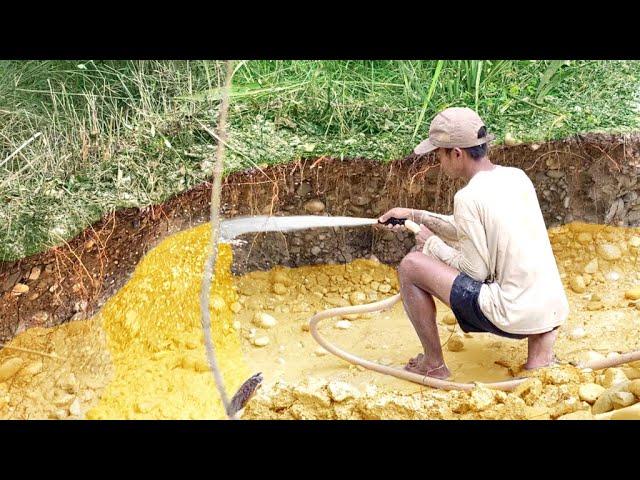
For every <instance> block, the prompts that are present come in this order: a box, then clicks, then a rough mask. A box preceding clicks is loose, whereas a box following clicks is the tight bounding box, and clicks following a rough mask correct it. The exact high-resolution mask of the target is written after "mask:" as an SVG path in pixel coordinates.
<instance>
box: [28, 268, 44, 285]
mask: <svg viewBox="0 0 640 480" xmlns="http://www.w3.org/2000/svg"><path fill="white" fill-rule="evenodd" d="M41 271H42V267H39V266H35V267H33V268H32V269H31V272H30V273H29V277H28V279H29V280H31V281H35V280H38V278H40V272H41Z"/></svg>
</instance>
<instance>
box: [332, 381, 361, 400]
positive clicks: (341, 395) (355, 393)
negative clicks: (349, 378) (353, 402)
mask: <svg viewBox="0 0 640 480" xmlns="http://www.w3.org/2000/svg"><path fill="white" fill-rule="evenodd" d="M327 391H328V392H329V397H331V400H333V401H334V402H344V401H345V400H349V399H352V398H359V397H360V396H361V394H360V391H359V390H358V389H357V388H355V387H354V386H352V385H351V384H349V383H346V382H340V381H336V380H334V381H331V382H329V384H328V385H327Z"/></svg>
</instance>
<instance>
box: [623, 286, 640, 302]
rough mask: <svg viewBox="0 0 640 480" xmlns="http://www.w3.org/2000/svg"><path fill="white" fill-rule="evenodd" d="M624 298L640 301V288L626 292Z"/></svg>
mask: <svg viewBox="0 0 640 480" xmlns="http://www.w3.org/2000/svg"><path fill="white" fill-rule="evenodd" d="M624 298H628V299H629V300H640V286H638V287H635V288H632V289H631V290H627V291H626V292H624Z"/></svg>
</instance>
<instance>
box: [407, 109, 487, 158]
mask: <svg viewBox="0 0 640 480" xmlns="http://www.w3.org/2000/svg"><path fill="white" fill-rule="evenodd" d="M484 126H485V124H484V122H483V121H482V119H481V118H480V116H479V115H478V114H477V113H476V112H474V111H473V110H471V109H470V108H467V107H451V108H447V109H446V110H443V111H442V112H440V113H439V114H438V115H436V117H435V118H434V119H433V120H432V121H431V126H430V127H429V138H427V139H426V140H423V141H422V142H420V144H419V145H418V146H417V147H416V148H414V150H413V152H414V153H415V154H416V155H424V154H425V153H429V152H431V151H433V150H435V149H436V148H440V147H442V148H469V147H475V146H477V145H482V144H483V143H487V142H490V141H491V140H493V139H494V138H495V135H493V134H490V133H489V134H487V135H486V136H484V137H481V138H478V130H480V128H481V127H484Z"/></svg>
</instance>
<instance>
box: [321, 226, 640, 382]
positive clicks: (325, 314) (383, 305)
mask: <svg viewBox="0 0 640 480" xmlns="http://www.w3.org/2000/svg"><path fill="white" fill-rule="evenodd" d="M405 226H406V227H407V228H408V229H409V230H411V231H412V232H413V233H417V232H419V231H420V227H419V226H418V225H417V224H416V223H414V222H412V221H411V220H406V222H405ZM399 300H400V294H399V293H398V294H396V295H394V296H392V297H389V298H386V299H384V300H380V301H378V302H373V303H368V304H364V305H355V306H351V307H337V308H330V309H328V310H324V311H322V312H318V313H316V314H315V315H314V316H313V317H311V318H310V319H309V331H310V332H311V335H312V336H313V338H314V340H315V341H316V342H318V343H319V344H320V345H321V346H322V347H323V348H324V349H325V350H327V351H329V352H331V353H333V354H334V355H335V356H337V357H340V358H342V359H343V360H346V361H347V362H349V363H352V364H354V365H360V366H361V367H364V368H366V369H369V370H373V371H374V372H378V373H382V374H385V375H391V376H393V377H396V378H400V379H402V380H408V381H410V382H414V383H418V384H420V385H424V386H427V387H433V388H439V389H442V390H472V389H473V388H475V387H476V386H477V385H478V384H480V382H473V383H459V382H450V381H448V380H440V379H439V378H433V377H428V376H426V375H419V374H417V373H413V372H409V371H407V370H402V369H399V368H393V367H389V366H386V365H381V364H379V363H376V362H372V361H370V360H366V359H364V358H360V357H357V356H356V355H353V354H351V353H349V352H346V351H344V350H342V349H340V348H338V347H336V346H335V345H333V344H332V343H329V342H328V341H327V340H325V339H324V338H322V337H321V336H320V333H319V332H318V324H319V323H320V322H321V321H322V320H325V319H327V318H331V317H337V316H339V315H356V314H360V313H370V312H380V311H383V310H388V309H390V308H391V307H393V306H394V305H395V304H396V303H398V301H399ZM636 360H640V350H636V351H633V352H629V353H625V354H622V355H619V356H617V357H614V358H606V359H603V360H594V361H591V362H586V363H584V364H580V365H578V368H591V369H593V370H602V369H604V368H609V367H615V366H618V365H622V364H624V363H629V362H633V361H636ZM526 380H527V377H521V378H514V379H512V380H506V381H503V382H493V383H483V385H485V386H486V387H489V388H492V389H495V390H504V391H511V390H513V389H514V388H516V387H517V386H518V385H520V384H521V383H522V382H524V381H526Z"/></svg>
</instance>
